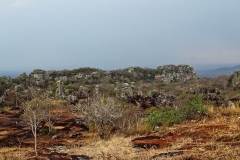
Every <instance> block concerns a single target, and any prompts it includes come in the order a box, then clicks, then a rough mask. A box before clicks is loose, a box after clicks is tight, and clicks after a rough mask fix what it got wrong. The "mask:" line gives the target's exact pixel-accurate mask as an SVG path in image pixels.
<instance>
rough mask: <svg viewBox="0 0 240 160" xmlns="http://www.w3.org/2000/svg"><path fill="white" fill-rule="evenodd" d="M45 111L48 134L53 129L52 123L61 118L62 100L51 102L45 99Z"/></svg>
mask: <svg viewBox="0 0 240 160" xmlns="http://www.w3.org/2000/svg"><path fill="white" fill-rule="evenodd" d="M44 109H45V111H46V112H45V113H46V121H47V123H48V134H50V133H51V132H52V130H53V125H54V124H55V123H56V122H57V121H58V120H59V119H60V118H61V116H62V113H63V104H62V101H57V102H51V101H50V100H46V103H45V107H44Z"/></svg>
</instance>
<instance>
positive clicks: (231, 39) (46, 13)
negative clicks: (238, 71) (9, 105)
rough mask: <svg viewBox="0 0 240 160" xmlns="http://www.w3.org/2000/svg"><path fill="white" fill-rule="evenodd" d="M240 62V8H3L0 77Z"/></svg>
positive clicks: (103, 3)
mask: <svg viewBox="0 0 240 160" xmlns="http://www.w3.org/2000/svg"><path fill="white" fill-rule="evenodd" d="M239 62H240V1H239V0H231V1H227V0H194V1H193V0H0V70H30V71H31V70H33V69H35V68H41V69H45V70H51V69H73V68H80V67H96V68H100V69H104V70H111V69H122V68H126V67H129V66H140V67H149V68H156V67H157V66H162V65H166V64H175V65H178V64H190V65H192V66H194V67H195V66H196V67H201V66H205V67H207V66H211V65H212V66H216V65H229V64H240V63H239ZM199 64H203V65H199Z"/></svg>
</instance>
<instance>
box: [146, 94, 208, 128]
mask: <svg viewBox="0 0 240 160" xmlns="http://www.w3.org/2000/svg"><path fill="white" fill-rule="evenodd" d="M206 113H207V110H206V108H205V107H204V104H203V100H202V98H201V97H200V96H196V97H194V98H193V99H192V100H191V101H190V103H189V104H187V105H185V106H183V107H180V108H179V109H174V108H165V109H161V110H157V111H155V112H153V113H151V114H150V115H149V116H148V117H147V123H148V124H149V125H151V126H152V127H154V126H170V125H173V124H177V123H180V122H182V121H184V120H190V119H196V118H200V117H201V116H204V115H205V114H206Z"/></svg>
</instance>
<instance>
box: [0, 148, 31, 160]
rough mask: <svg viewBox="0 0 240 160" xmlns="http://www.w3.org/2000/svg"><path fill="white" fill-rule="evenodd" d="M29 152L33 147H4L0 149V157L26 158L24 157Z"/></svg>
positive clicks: (10, 159)
mask: <svg viewBox="0 0 240 160" xmlns="http://www.w3.org/2000/svg"><path fill="white" fill-rule="evenodd" d="M30 152H34V150H33V148H18V147H11V148H8V147H4V148H1V149H0V159H1V160H26V157H27V155H28V154H29V153H30Z"/></svg>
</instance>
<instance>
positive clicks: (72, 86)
mask: <svg viewBox="0 0 240 160" xmlns="http://www.w3.org/2000/svg"><path fill="white" fill-rule="evenodd" d="M66 89H69V90H73V91H77V90H78V88H77V87H76V86H75V85H71V84H69V85H67V86H66Z"/></svg>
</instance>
